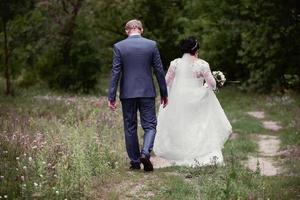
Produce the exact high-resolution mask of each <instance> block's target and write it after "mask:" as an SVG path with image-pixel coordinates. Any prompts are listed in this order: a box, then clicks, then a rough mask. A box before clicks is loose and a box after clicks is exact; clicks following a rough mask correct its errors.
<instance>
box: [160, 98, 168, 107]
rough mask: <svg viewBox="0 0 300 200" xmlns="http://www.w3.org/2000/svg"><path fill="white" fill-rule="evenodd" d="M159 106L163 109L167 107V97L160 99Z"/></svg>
mask: <svg viewBox="0 0 300 200" xmlns="http://www.w3.org/2000/svg"><path fill="white" fill-rule="evenodd" d="M160 104H162V106H163V108H165V107H166V106H167V105H168V97H163V98H161V101H160Z"/></svg>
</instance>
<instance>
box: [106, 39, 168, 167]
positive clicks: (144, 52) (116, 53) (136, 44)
mask: <svg viewBox="0 0 300 200" xmlns="http://www.w3.org/2000/svg"><path fill="white" fill-rule="evenodd" d="M153 72H154V74H155V76H156V78H157V81H158V84H159V88H160V95H161V97H167V96H168V92H167V85H166V81H165V73H164V70H163V66H162V62H161V59H160V55H159V51H158V48H157V45H156V42H155V41H152V40H149V39H146V38H144V37H142V36H140V35H134V36H129V37H128V38H127V39H125V40H122V41H120V42H118V43H116V44H115V45H114V48H113V65H112V73H111V81H110V86H109V94H108V99H109V101H115V100H116V92H117V88H118V82H119V79H120V78H121V82H120V100H121V103H122V111H123V119H124V131H125V141H126V149H127V153H128V156H129V158H130V160H131V164H133V165H135V164H139V157H140V156H141V154H144V155H145V156H148V157H150V152H151V151H152V148H153V143H154V138H155V134H156V124H157V121H156V113H155V97H156V92H155V87H154V82H153V78H152V77H153ZM137 111H139V112H140V119H141V125H142V128H143V129H144V132H145V133H144V144H143V147H142V150H141V151H140V149H139V142H138V137H137Z"/></svg>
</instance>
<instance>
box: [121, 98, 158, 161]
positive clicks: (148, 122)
mask: <svg viewBox="0 0 300 200" xmlns="http://www.w3.org/2000/svg"><path fill="white" fill-rule="evenodd" d="M121 103H122V111H123V120H124V132H125V142H126V150H127V153H128V156H129V158H130V160H131V164H132V165H137V164H140V161H139V158H140V156H141V154H144V155H145V156H147V157H148V158H150V153H151V151H152V149H153V143H154V139H155V134H156V125H157V120H156V110H155V98H154V97H153V98H144V97H143V98H129V99H121ZM138 111H139V113H140V121H141V126H142V128H143V130H144V143H143V146H142V150H141V151H140V146H139V140H138V135H137V123H138V122H137V112H138Z"/></svg>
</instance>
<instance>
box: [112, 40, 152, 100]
mask: <svg viewBox="0 0 300 200" xmlns="http://www.w3.org/2000/svg"><path fill="white" fill-rule="evenodd" d="M115 48H116V49H117V50H118V51H119V53H120V56H121V61H122V77H121V84H120V98H137V97H155V96H156V93H155V88H154V84H153V79H152V68H151V65H152V61H153V53H154V51H155V48H156V43H155V42H154V41H152V40H149V39H146V38H143V37H141V36H137V35H135V36H131V37H128V38H127V39H125V40H122V41H120V42H118V43H116V44H115Z"/></svg>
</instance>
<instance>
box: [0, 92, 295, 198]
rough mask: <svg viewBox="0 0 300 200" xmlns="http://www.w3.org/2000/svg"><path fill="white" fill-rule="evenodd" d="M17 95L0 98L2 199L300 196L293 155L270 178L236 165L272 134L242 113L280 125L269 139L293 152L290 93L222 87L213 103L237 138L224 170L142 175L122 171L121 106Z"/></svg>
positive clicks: (90, 99) (38, 94) (40, 94)
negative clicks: (258, 138)
mask: <svg viewBox="0 0 300 200" xmlns="http://www.w3.org/2000/svg"><path fill="white" fill-rule="evenodd" d="M102 92H103V93H104V90H103V91H102ZM16 93H17V96H15V97H6V96H0V163H1V165H0V197H2V198H4V197H6V195H7V198H8V199H65V198H66V199H267V198H270V199H297V198H298V197H299V195H300V193H299V191H300V190H299V173H300V169H299V164H300V163H299V158H297V159H296V158H294V157H293V156H294V154H291V155H290V156H289V157H288V158H285V159H282V160H280V161H281V163H282V165H283V166H284V167H285V170H286V171H285V172H284V173H283V174H282V175H280V176H275V177H262V176H260V175H259V171H257V172H251V171H249V170H247V169H246V168H245V167H244V166H243V165H242V164H241V163H242V162H243V161H244V160H245V159H246V158H247V156H248V155H250V154H252V155H255V154H256V153H257V152H256V151H257V144H256V143H255V142H254V141H253V140H251V137H252V135H253V134H274V133H271V132H269V131H267V130H265V129H264V128H263V127H262V124H261V122H260V121H258V120H256V119H254V118H251V117H250V116H248V115H247V114H246V112H248V111H252V110H262V111H265V112H266V115H267V116H266V117H267V118H268V119H270V120H277V121H280V122H281V125H282V126H283V127H284V128H283V129H282V130H280V131H279V132H277V133H275V134H277V135H278V136H280V138H281V141H282V147H281V148H282V150H285V149H290V148H291V147H293V148H298V147H299V145H300V142H299V141H300V137H299V131H300V127H299V124H300V122H299V120H300V117H299V113H300V112H299V108H300V103H299V102H300V101H299V99H300V96H299V95H297V94H293V93H288V94H284V95H258V94H249V93H243V92H240V91H239V90H237V89H236V88H234V87H228V88H224V89H222V90H221V91H220V92H219V93H218V94H217V95H218V98H219V100H220V102H221V104H222V106H223V108H224V110H225V112H226V114H227V116H228V118H229V120H230V121H231V123H232V126H233V130H234V132H235V133H237V134H238V137H237V139H235V140H230V141H228V142H227V143H226V144H225V148H224V158H225V161H226V165H225V166H223V167H220V166H219V167H217V166H211V167H196V168H183V167H170V168H165V169H158V170H155V171H154V172H153V173H151V174H145V173H144V172H143V171H140V172H130V171H127V167H128V162H129V161H128V158H127V156H126V153H125V147H124V136H123V124H122V115H121V110H120V105H119V108H118V110H117V112H110V111H109V110H108V108H107V103H106V98H105V97H100V98H99V97H97V96H84V95H72V94H71V95H70V94H64V93H61V92H60V93H58V92H51V91H49V90H45V89H42V90H41V89H40V88H32V89H29V90H19V91H16ZM139 130H140V129H139ZM140 134H141V133H140ZM141 142H142V141H141ZM277 159H280V158H277ZM279 193H280V194H279Z"/></svg>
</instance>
